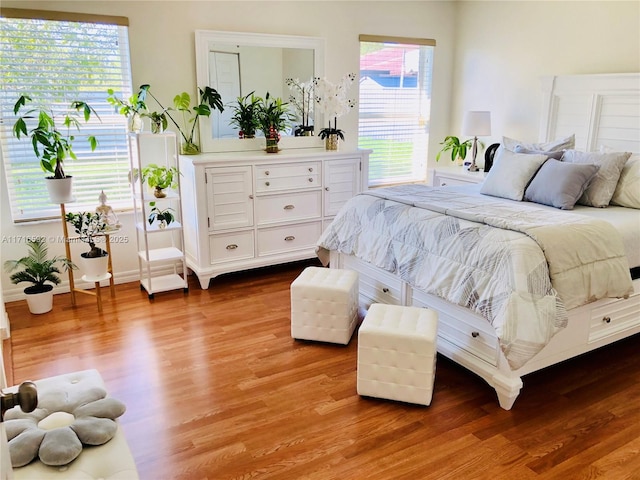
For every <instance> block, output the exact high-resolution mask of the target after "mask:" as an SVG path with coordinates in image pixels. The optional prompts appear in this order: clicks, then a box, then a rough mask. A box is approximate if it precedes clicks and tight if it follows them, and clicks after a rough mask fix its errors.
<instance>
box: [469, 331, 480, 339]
mask: <svg viewBox="0 0 640 480" xmlns="http://www.w3.org/2000/svg"><path fill="white" fill-rule="evenodd" d="M471 336H472V337H473V338H478V337H479V336H480V332H471Z"/></svg>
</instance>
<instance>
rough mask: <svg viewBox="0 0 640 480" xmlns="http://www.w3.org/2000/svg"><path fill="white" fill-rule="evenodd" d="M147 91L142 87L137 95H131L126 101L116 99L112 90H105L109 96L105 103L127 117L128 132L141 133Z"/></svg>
mask: <svg viewBox="0 0 640 480" xmlns="http://www.w3.org/2000/svg"><path fill="white" fill-rule="evenodd" d="M148 90H149V86H148V85H142V86H141V87H140V90H138V93H134V94H133V95H131V96H130V97H129V100H128V101H126V100H122V99H120V98H118V97H117V96H116V94H115V91H114V90H113V89H112V88H110V89H108V90H107V93H108V94H109V96H108V97H107V102H109V103H110V104H111V105H113V106H114V107H115V109H116V111H117V112H118V113H120V114H122V115H124V116H125V117H127V119H128V120H129V131H130V132H134V133H139V132H141V131H142V127H143V123H142V117H143V114H144V111H145V110H146V109H147V104H146V103H145V100H146V98H147V91H148Z"/></svg>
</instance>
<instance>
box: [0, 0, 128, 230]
mask: <svg viewBox="0 0 640 480" xmlns="http://www.w3.org/2000/svg"><path fill="white" fill-rule="evenodd" d="M35 16H38V17H39V18H33V17H35ZM127 23H128V22H127V19H126V18H122V17H102V16H95V15H93V16H88V15H86V16H85V15H79V14H66V13H61V12H42V11H35V10H33V11H32V10H21V9H3V10H2V18H0V51H2V61H1V62H0V76H1V81H2V85H3V88H2V89H1V90H0V117H1V120H2V122H1V127H0V128H1V129H0V141H1V143H2V163H3V165H4V170H5V177H6V182H7V191H8V194H9V201H10V203H11V214H12V217H13V221H14V222H25V221H30V220H40V219H44V218H53V217H57V216H59V215H60V208H59V206H58V205H53V204H51V203H49V197H48V194H47V191H46V188H45V185H44V177H46V176H47V174H46V173H45V172H43V171H42V169H41V168H40V163H39V161H38V159H37V157H36V156H35V154H34V152H33V148H32V145H31V141H30V139H28V138H27V139H25V138H24V137H23V138H22V139H20V140H17V139H16V138H15V137H14V136H13V133H12V127H13V124H14V123H15V120H16V116H15V115H14V113H13V106H14V104H15V102H16V101H17V99H18V98H19V96H20V95H23V94H24V95H28V96H29V97H31V98H32V100H33V102H31V104H30V105H32V106H34V107H36V108H37V107H40V106H46V107H48V108H51V110H52V113H53V114H54V115H57V114H60V113H62V112H64V111H66V109H67V107H68V106H69V105H70V104H71V102H72V101H73V100H82V101H85V102H87V103H88V104H89V105H91V106H92V107H93V108H94V109H95V110H96V112H97V113H98V115H99V117H100V120H98V119H97V118H94V117H93V116H92V118H91V120H90V122H89V123H88V124H84V123H82V122H81V127H80V131H77V132H76V133H75V140H74V142H73V147H74V152H75V153H76V155H77V157H78V159H77V160H71V159H67V161H66V162H65V172H66V173H67V174H68V175H72V176H73V177H74V187H73V192H74V196H75V199H76V201H75V202H74V203H73V204H71V206H72V207H71V208H72V209H73V210H93V209H95V207H96V206H97V205H98V194H99V193H100V190H104V191H105V193H106V195H107V198H108V203H109V204H110V205H111V206H113V207H114V208H120V209H122V208H129V207H130V206H131V192H130V186H129V182H128V172H129V150H128V143H127V125H126V118H125V117H124V116H122V115H120V114H117V113H116V112H115V111H114V108H113V106H111V105H109V104H108V103H107V95H108V94H107V89H109V88H113V89H114V91H115V92H117V95H118V97H120V98H123V97H124V98H129V96H130V95H131V94H132V85H131V65H130V60H129V40H128V29H127ZM58 118H60V117H58ZM35 124H36V123H35V120H34V123H33V125H28V127H29V130H31V128H33V126H35ZM89 135H94V136H95V137H96V138H97V139H98V147H97V148H96V150H95V151H93V152H92V151H91V148H90V145H89V142H88V141H87V137H88V136H89Z"/></svg>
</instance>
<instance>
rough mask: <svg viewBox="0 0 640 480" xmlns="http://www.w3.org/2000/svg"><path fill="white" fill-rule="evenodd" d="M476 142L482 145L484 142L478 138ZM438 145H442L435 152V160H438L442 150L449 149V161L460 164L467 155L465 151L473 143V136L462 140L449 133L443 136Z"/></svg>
mask: <svg viewBox="0 0 640 480" xmlns="http://www.w3.org/2000/svg"><path fill="white" fill-rule="evenodd" d="M478 144H480V146H482V147H484V144H483V143H482V142H481V141H479V140H478ZM440 145H442V149H440V151H439V152H438V153H437V154H436V162H438V161H440V156H441V155H442V154H443V153H444V152H448V151H451V161H452V162H457V164H458V165H462V164H463V163H464V159H465V158H466V157H467V152H468V151H469V149H471V147H472V145H473V138H470V139H468V140H465V141H464V142H462V141H460V139H459V138H458V137H455V136H453V135H449V136H447V137H445V138H444V141H442V142H440Z"/></svg>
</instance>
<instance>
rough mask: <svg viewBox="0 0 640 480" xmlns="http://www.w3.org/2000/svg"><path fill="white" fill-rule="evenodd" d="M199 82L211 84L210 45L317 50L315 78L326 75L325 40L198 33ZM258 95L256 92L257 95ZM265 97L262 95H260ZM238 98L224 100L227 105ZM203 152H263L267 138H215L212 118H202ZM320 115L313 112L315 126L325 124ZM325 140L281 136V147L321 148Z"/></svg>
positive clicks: (198, 31) (197, 67) (201, 138)
mask: <svg viewBox="0 0 640 480" xmlns="http://www.w3.org/2000/svg"><path fill="white" fill-rule="evenodd" d="M195 37H196V38H195V39H196V81H197V86H198V87H199V88H202V87H204V86H207V85H209V45H210V44H230V45H242V46H248V47H280V48H304V49H309V50H313V51H314V56H313V57H314V58H313V70H314V77H323V76H324V39H323V38H320V37H302V36H295V35H274V34H267V33H244V32H225V31H216V30H196V32H195ZM256 93H257V92H256ZM262 95H264V93H263V94H261V95H260V96H262ZM233 100H235V99H224V98H223V99H222V101H223V102H224V103H225V104H226V103H229V102H231V101H233ZM199 122H200V131H199V133H200V151H201V152H202V153H211V152H240V151H252V150H264V149H265V139H264V137H259V138H253V139H242V140H241V139H238V138H222V139H220V138H213V136H212V135H211V133H210V132H211V118H210V117H204V116H202V117H200V119H199ZM322 124H323V122H322V118H321V116H320V114H319V113H316V112H314V125H322ZM321 146H322V141H321V140H320V138H319V137H318V136H317V135H314V136H312V137H294V136H289V135H286V136H282V138H281V140H280V148H283V149H284V148H311V147H321Z"/></svg>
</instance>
